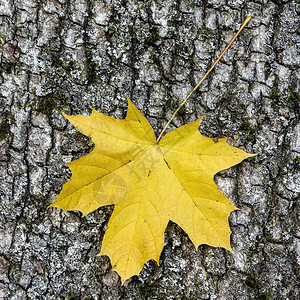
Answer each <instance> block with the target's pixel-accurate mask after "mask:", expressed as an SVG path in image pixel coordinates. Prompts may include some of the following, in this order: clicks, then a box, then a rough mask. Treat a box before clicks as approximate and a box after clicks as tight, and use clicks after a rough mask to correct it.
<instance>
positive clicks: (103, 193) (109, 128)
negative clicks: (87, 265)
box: [50, 99, 253, 281]
mask: <svg viewBox="0 0 300 300" xmlns="http://www.w3.org/2000/svg"><path fill="white" fill-rule="evenodd" d="M128 102H129V106H128V111H127V116H126V118H125V119H124V120H119V119H114V118H112V117H109V116H106V115H104V114H101V113H99V112H97V111H95V110H93V112H92V115H91V116H80V115H78V116H67V115H65V117H66V118H67V119H68V120H69V121H70V122H71V123H72V124H73V125H74V126H75V127H76V128H77V129H78V130H79V131H80V132H82V133H83V134H85V135H88V136H90V137H91V139H92V141H93V142H94V143H95V148H94V150H93V151H92V152H91V153H90V154H88V155H86V156H84V157H81V158H80V159H78V160H75V161H72V162H71V163H69V164H68V166H69V167H70V169H71V171H72V177H71V179H70V180H69V181H68V182H67V183H66V184H65V185H64V187H63V190H62V191H61V193H60V194H59V196H58V197H57V199H56V200H55V202H54V203H53V204H51V205H50V206H55V207H59V208H62V209H64V210H79V211H81V212H82V213H83V215H86V214H88V213H90V212H92V211H94V210H95V209H97V208H99V207H100V206H104V205H111V204H114V205H115V208H114V211H113V214H112V216H111V218H110V220H109V223H108V226H107V230H106V233H105V236H104V239H103V243H102V249H101V252H100V254H101V255H103V254H105V255H108V256H109V257H110V259H111V262H112V265H113V266H115V270H116V271H117V272H118V273H119V275H120V276H121V277H122V280H123V281H125V280H126V279H127V278H129V277H131V276H133V275H135V274H139V272H140V271H141V269H142V267H143V265H144V263H145V262H147V261H148V260H150V259H154V260H156V261H157V262H158V261H159V256H160V253H161V251H162V249H163V245H164V232H165V229H166V227H167V224H168V222H169V221H170V220H172V221H173V222H175V223H177V224H178V225H179V226H180V227H181V228H183V229H184V231H185V232H186V233H187V234H188V236H189V237H190V239H191V240H192V242H193V243H194V245H195V246H196V247H198V246H199V245H200V244H208V245H212V246H215V247H223V248H226V249H228V250H231V247H230V233H231V231H230V228H229V224H228V216H229V214H230V212H231V211H233V210H235V209H236V207H235V206H234V205H233V204H232V203H231V202H230V201H229V200H228V199H227V198H226V197H225V196H224V195H223V194H222V193H221V191H220V190H219V189H218V188H217V186H216V184H215V183H214V179H213V178H214V175H215V174H216V173H217V172H219V171H220V170H224V169H227V168H229V167H231V166H233V165H235V164H238V163H239V162H241V161H242V160H243V159H245V158H247V157H250V156H253V154H248V153H246V152H244V151H242V150H240V149H237V148H235V147H232V146H229V145H227V144H226V139H219V140H218V142H217V143H215V142H214V141H213V139H210V138H207V137H204V136H202V135H201V134H200V132H199V130H198V126H199V123H200V120H198V121H195V122H192V123H189V124H187V125H184V126H182V127H179V128H177V129H175V130H173V131H171V132H169V133H168V134H166V135H165V136H164V137H163V138H162V139H161V140H160V141H158V142H157V140H156V138H155V134H154V131H153V129H152V127H151V125H150V124H149V122H148V121H147V120H146V118H145V117H144V116H143V115H142V114H141V113H140V112H139V111H138V109H137V108H136V107H135V106H134V105H133V103H132V102H131V101H130V100H129V99H128Z"/></svg>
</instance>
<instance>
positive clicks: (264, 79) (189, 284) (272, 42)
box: [0, 0, 300, 300]
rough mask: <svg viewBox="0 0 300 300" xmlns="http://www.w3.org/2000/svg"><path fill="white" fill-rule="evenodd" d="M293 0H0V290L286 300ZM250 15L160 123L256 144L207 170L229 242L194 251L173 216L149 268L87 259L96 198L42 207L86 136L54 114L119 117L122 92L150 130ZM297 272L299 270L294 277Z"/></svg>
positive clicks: (293, 158)
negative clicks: (91, 202)
mask: <svg viewBox="0 0 300 300" xmlns="http://www.w3.org/2000/svg"><path fill="white" fill-rule="evenodd" d="M299 12H300V6H299V1H286V0H276V1H275V0H274V1H266V0H261V1H259V0H256V1H247V0H235V1H233V0H227V1H225V0H203V1H201V0H196V1H191V0H181V1H180V0H178V1H175V0H172V1H162V0H156V1H155V0H151V1H132V0H131V1H121V0H22V1H21V0H1V2H0V18H1V22H0V45H1V46H0V47H1V48H0V59H1V70H0V71H1V73H0V82H1V89H0V110H1V120H0V138H1V142H0V146H1V148H0V149H1V150H0V178H1V185H0V197H1V198H0V299H16V300H19V299H261V300H262V299H298V296H299V287H298V286H297V280H299V262H300V255H299V248H300V244H299V238H300V233H299V193H300V156H299V155H300V123H299V118H300V112H299V103H300V96H299V77H300V74H299V61H300V55H299V47H300V39H299V17H298V15H299ZM247 13H252V14H253V18H252V20H251V21H250V23H249V24H248V26H247V28H246V29H245V30H244V31H243V33H242V34H241V36H240V37H239V38H238V40H237V41H236V42H235V43H234V45H233V46H232V47H231V48H230V50H229V51H228V53H227V54H226V55H225V56H224V58H223V59H222V60H221V61H220V63H219V64H218V66H217V67H216V69H215V71H214V72H213V73H212V74H211V75H210V76H209V78H208V79H207V80H206V81H205V82H204V84H203V85H202V86H201V87H200V89H199V90H198V91H197V92H196V93H195V94H194V95H193V96H192V97H191V98H190V100H189V101H188V102H187V104H186V106H185V107H184V109H182V110H181V111H180V114H179V115H178V117H177V118H176V119H175V120H174V122H172V126H171V128H170V129H172V127H173V128H175V127H178V126H180V125H183V124H185V123H187V122H190V121H193V120H195V119H197V118H199V117H200V116H201V115H203V114H205V118H204V120H203V121H202V123H201V126H200V131H201V132H202V134H204V135H206V136H209V137H230V139H229V140H230V143H231V144H232V145H235V146H238V147H240V148H241V149H244V150H246V151H248V152H252V153H254V152H258V153H259V155H258V156H256V157H254V158H251V159H248V160H246V161H244V162H243V163H241V164H240V165H238V166H236V167H233V168H230V169H229V170H226V171H223V172H221V173H219V174H218V175H217V176H216V182H217V184H218V186H219V187H220V189H221V190H222V191H223V193H224V194H225V195H226V196H227V197H228V198H229V199H230V200H231V201H232V202H233V203H234V204H235V205H236V206H237V207H239V208H240V210H239V211H235V212H233V213H232V214H231V216H230V218H229V221H230V225H231V228H232V231H233V233H232V236H231V238H232V248H233V250H234V253H229V252H227V251H225V250H224V249H220V248H213V247H209V246H207V245H202V246H200V247H199V249H198V250H195V249H194V247H193V245H192V243H191V241H190V240H189V238H188V236H187V235H186V234H185V233H184V232H183V231H182V230H181V229H180V228H179V227H178V226H177V225H176V224H174V223H171V222H170V224H169V226H168V228H167V230H166V233H165V247H164V250H163V252H162V254H161V257H160V266H157V265H156V263H154V262H152V261H150V262H148V263H147V264H146V265H145V266H144V268H143V270H142V271H141V273H140V276H135V277H133V278H131V279H130V280H128V281H127V282H126V283H125V285H124V286H121V282H120V279H119V277H118V275H117V274H116V273H115V272H114V271H113V270H112V267H111V265H110V261H109V259H108V257H99V256H96V254H97V253H98V252H99V251H100V247H101V240H102V238H103V235H104V231H105V228H106V224H107V222H108V220H109V217H110V214H111V212H112V210H113V208H112V207H103V208H100V209H98V210H97V211H95V212H93V213H91V214H89V215H88V216H87V217H85V218H81V216H80V214H79V213H78V212H64V211H61V210H59V209H52V208H51V209H49V210H47V209H46V208H47V206H48V205H49V204H50V203H52V202H53V201H54V199H55V197H56V196H57V194H58V193H59V192H60V190H61V188H62V185H63V184H64V183H65V182H66V181H67V179H68V178H69V177H70V171H69V170H68V168H67V167H66V166H65V163H66V162H69V161H71V160H73V159H76V158H79V157H80V156H82V155H84V154H86V153H88V152H89V151H91V149H92V147H93V145H92V143H91V142H90V140H89V139H88V138H87V137H85V136H83V135H81V134H80V133H78V132H77V131H76V130H75V129H74V127H72V126H71V125H70V124H68V122H67V121H66V120H65V119H64V117H63V116H62V115H61V111H62V110H64V111H65V112H67V113H70V114H90V112H91V109H92V107H94V108H95V109H97V110H98V111H100V112H103V113H105V114H108V115H111V116H114V117H119V118H123V117H124V114H125V112H126V107H127V101H126V97H125V96H126V95H128V96H129V97H130V98H131V100H132V101H133V102H134V103H135V104H136V105H137V107H138V108H139V109H140V110H141V111H142V112H143V113H144V114H145V115H146V117H147V118H148V120H149V121H150V122H151V124H152V126H153V127H154V129H155V131H156V133H159V132H160V130H161V129H162V128H163V126H164V124H165V123H166V121H167V120H168V118H169V117H170V116H171V114H172V113H173V112H174V110H175V109H176V107H177V106H178V104H179V103H180V101H181V100H182V99H183V98H184V97H185V96H186V95H187V94H188V93H189V91H190V90H191V89H192V88H193V87H194V86H195V85H196V84H197V82H198V81H199V80H200V79H201V77H202V76H203V75H204V73H205V72H206V71H207V70H208V68H209V67H210V65H211V64H212V62H213V61H214V60H215V59H216V58H217V56H218V55H219V54H220V53H221V51H222V50H223V49H224V48H225V46H226V45H227V43H228V42H229V40H230V39H231V37H232V36H233V35H234V33H235V32H236V31H237V30H238V28H239V26H240V25H241V24H242V23H243V21H244V19H245V17H246V14H247ZM298 283H299V281H298Z"/></svg>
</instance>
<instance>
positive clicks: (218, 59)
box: [157, 14, 252, 143]
mask: <svg viewBox="0 0 300 300" xmlns="http://www.w3.org/2000/svg"><path fill="white" fill-rule="evenodd" d="M251 17H252V15H251V14H250V15H247V18H246V20H245V21H244V23H243V25H242V26H241V28H240V29H239V31H238V32H237V33H236V34H235V36H234V37H233V38H232V40H231V41H230V43H229V44H228V45H227V47H226V48H225V49H224V51H223V52H222V53H221V55H220V56H219V57H218V58H217V60H216V61H215V62H214V64H213V65H212V66H211V68H210V69H209V70H208V71H207V73H206V74H205V75H204V76H203V78H202V79H201V80H200V81H199V83H198V84H197V85H196V86H195V87H194V89H193V90H192V91H191V92H190V93H189V94H188V95H187V97H186V98H185V99H184V100H183V101H182V103H181V104H180V105H179V107H178V108H177V109H176V110H175V112H174V113H173V115H172V117H171V119H170V120H169V121H168V123H167V124H166V126H165V127H164V129H163V130H162V132H161V133H160V135H159V137H158V138H157V143H158V142H159V141H160V139H161V137H162V135H163V133H164V132H165V130H166V129H167V127H168V126H169V125H170V123H171V122H172V120H173V119H174V117H175V116H176V115H177V113H178V112H179V110H180V109H181V107H182V106H183V105H184V104H185V103H186V101H187V100H188V99H189V98H190V96H191V95H192V94H193V93H194V92H195V91H196V90H197V88H198V87H199V86H200V84H201V83H202V82H203V81H204V80H205V79H206V77H207V76H208V75H209V73H210V72H211V71H212V70H213V69H214V67H215V66H216V64H217V63H218V62H219V61H220V59H221V58H222V57H223V55H224V54H225V53H226V51H227V50H228V49H229V47H230V46H231V45H232V43H233V42H234V41H235V39H236V38H237V37H238V35H239V34H240V33H241V31H242V30H243V29H244V27H245V26H246V25H247V24H248V22H249V21H250V19H251Z"/></svg>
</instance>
